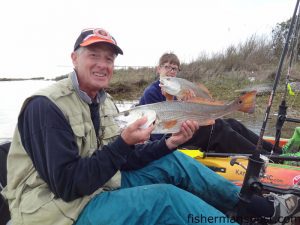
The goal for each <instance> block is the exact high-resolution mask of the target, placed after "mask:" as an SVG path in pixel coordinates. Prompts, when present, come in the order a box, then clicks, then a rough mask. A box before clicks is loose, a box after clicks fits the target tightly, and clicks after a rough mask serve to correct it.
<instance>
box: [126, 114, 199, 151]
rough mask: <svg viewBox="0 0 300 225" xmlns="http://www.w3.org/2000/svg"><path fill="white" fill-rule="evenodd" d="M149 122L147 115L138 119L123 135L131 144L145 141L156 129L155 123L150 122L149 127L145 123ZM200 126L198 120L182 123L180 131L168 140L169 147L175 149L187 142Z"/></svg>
mask: <svg viewBox="0 0 300 225" xmlns="http://www.w3.org/2000/svg"><path fill="white" fill-rule="evenodd" d="M147 123H148V119H147V116H144V117H142V118H140V119H137V120H136V121H135V122H133V123H132V124H130V125H129V126H128V127H126V128H125V129H124V130H123V131H122V133H121V137H122V139H123V140H124V142H126V143H127V144H129V145H134V144H139V143H143V142H145V141H147V140H149V138H150V134H151V132H152V131H153V129H154V125H153V124H150V125H148V126H147V127H145V126H144V125H145V124H147ZM198 128H199V123H198V122H197V121H191V120H187V121H185V122H183V123H182V124H181V127H180V131H179V132H177V133H174V134H173V135H172V136H171V137H170V138H168V139H167V140H166V145H167V146H168V148H169V149H175V148H177V147H178V146H179V145H181V144H183V143H185V142H186V141H188V140H189V139H190V138H192V136H193V134H194V133H195V131H196V130H197V129H198Z"/></svg>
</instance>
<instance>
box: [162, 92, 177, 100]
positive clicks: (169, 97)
mask: <svg viewBox="0 0 300 225" xmlns="http://www.w3.org/2000/svg"><path fill="white" fill-rule="evenodd" d="M162 94H163V95H164V96H165V97H166V100H167V101H173V100H174V96H173V95H170V94H168V93H167V92H162Z"/></svg>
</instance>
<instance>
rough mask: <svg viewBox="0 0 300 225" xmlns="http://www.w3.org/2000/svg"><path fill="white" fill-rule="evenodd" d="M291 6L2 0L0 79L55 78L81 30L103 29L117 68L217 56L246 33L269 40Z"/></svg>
mask: <svg viewBox="0 0 300 225" xmlns="http://www.w3.org/2000/svg"><path fill="white" fill-rule="evenodd" d="M295 4H296V0H180V1H179V0H151V1H150V0H147V1H144V0H105V1H102V0H85V1H82V0H81V1H79V0H48V1H44V0H26V1H25V0H7V1H3V2H2V4H1V7H0V26H1V35H0V41H1V54H0V78H3V77H23V78H27V77H39V76H45V77H56V76H60V75H63V74H66V73H68V72H69V71H71V70H72V64H71V59H70V54H71V52H72V49H73V45H74V42H75V40H76V38H77V36H78V35H79V33H80V31H81V30H82V29H84V28H87V27H102V28H104V29H106V30H107V31H109V32H110V33H111V35H112V36H114V37H115V39H116V40H117V42H118V44H119V46H120V47H121V48H122V49H123V51H124V55H123V56H119V57H118V58H117V59H116V62H115V64H116V65H120V66H155V65H156V64H157V61H158V58H159V57H160V55H161V54H163V53H164V52H167V51H173V52H174V53H176V54H177V55H178V56H179V57H180V59H181V60H182V61H183V62H187V63H188V62H190V61H192V60H195V59H197V57H198V56H199V55H201V54H202V53H203V52H206V53H208V54H209V53H212V52H221V51H222V50H224V49H226V47H227V46H229V45H230V44H236V43H240V42H243V41H245V40H246V39H247V38H248V37H250V36H251V35H253V34H256V35H267V36H270V35H271V29H272V28H273V27H275V25H276V24H277V23H280V22H283V21H286V20H287V19H289V18H290V17H291V16H292V14H293V11H294V7H295Z"/></svg>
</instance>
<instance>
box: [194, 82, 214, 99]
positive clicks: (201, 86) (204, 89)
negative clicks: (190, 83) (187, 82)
mask: <svg viewBox="0 0 300 225" xmlns="http://www.w3.org/2000/svg"><path fill="white" fill-rule="evenodd" d="M197 86H198V87H199V88H200V89H201V90H202V91H203V92H204V93H206V94H207V95H208V96H209V97H210V98H211V99H212V98H213V97H212V95H211V94H210V92H209V90H208V89H207V87H205V86H204V84H201V83H197Z"/></svg>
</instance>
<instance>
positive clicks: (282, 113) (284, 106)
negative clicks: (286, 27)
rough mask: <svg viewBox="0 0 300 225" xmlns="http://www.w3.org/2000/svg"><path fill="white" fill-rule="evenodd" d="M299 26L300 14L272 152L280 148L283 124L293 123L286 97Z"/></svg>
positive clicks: (294, 33)
mask: <svg viewBox="0 0 300 225" xmlns="http://www.w3.org/2000/svg"><path fill="white" fill-rule="evenodd" d="M299 24H300V14H299V13H298V16H297V20H296V26H295V29H294V32H293V38H292V44H291V50H290V51H291V52H290V60H289V66H288V71H287V75H286V79H285V89H284V93H283V96H282V100H281V104H280V105H279V108H278V115H277V121H276V125H275V127H276V133H275V142H274V145H273V149H272V152H273V151H274V150H275V149H277V148H278V146H279V141H280V137H281V130H282V127H283V124H284V122H285V121H290V122H293V121H292V120H288V119H287V117H286V115H287V108H288V106H287V104H286V96H287V92H288V85H289V81H290V72H291V70H292V63H293V61H294V56H295V54H297V52H298V49H297V51H295V48H296V46H297V45H298V37H299Z"/></svg>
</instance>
